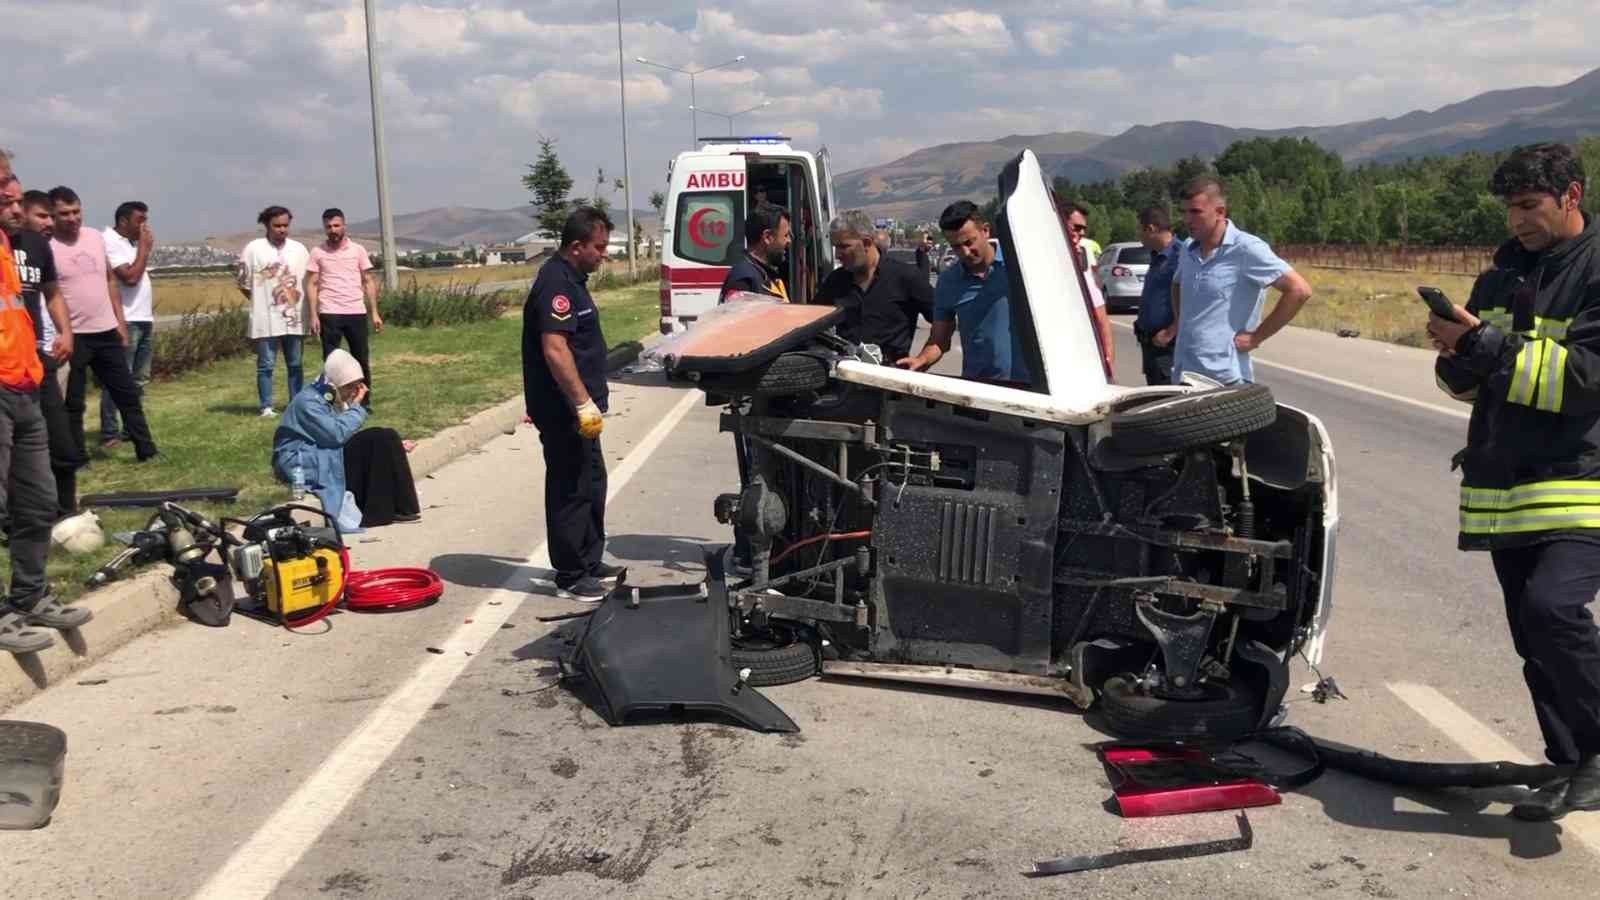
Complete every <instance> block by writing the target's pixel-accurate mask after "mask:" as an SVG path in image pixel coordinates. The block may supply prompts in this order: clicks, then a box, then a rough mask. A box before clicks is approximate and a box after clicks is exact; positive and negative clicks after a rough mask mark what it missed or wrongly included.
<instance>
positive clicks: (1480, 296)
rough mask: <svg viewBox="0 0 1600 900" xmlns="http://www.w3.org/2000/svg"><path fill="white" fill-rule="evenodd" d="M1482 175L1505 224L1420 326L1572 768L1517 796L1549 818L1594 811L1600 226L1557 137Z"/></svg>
mask: <svg viewBox="0 0 1600 900" xmlns="http://www.w3.org/2000/svg"><path fill="white" fill-rule="evenodd" d="M1490 187H1491V190H1493V192H1494V194H1495V195H1496V196H1497V197H1499V198H1500V200H1501V201H1502V202H1504V203H1505V205H1506V217H1507V221H1508V223H1509V225H1510V229H1511V231H1512V233H1513V234H1514V235H1515V237H1514V238H1513V239H1512V240H1509V241H1507V242H1506V243H1505V244H1504V245H1502V246H1501V247H1500V249H1499V250H1498V251H1497V252H1496V253H1495V256H1494V264H1493V266H1492V267H1491V268H1490V269H1489V270H1488V271H1486V272H1484V273H1483V274H1482V275H1480V276H1478V280H1477V282H1476V283H1475V284H1474V285H1473V286H1472V296H1471V298H1470V299H1469V300H1468V301H1467V305H1466V307H1465V308H1462V307H1459V306H1458V307H1456V308H1455V317H1454V319H1444V318H1441V317H1439V316H1437V315H1434V316H1430V317H1429V319H1428V335H1429V338H1430V339H1431V340H1432V342H1433V345H1434V347H1435V348H1436V349H1437V350H1438V351H1439V359H1438V362H1437V363H1436V368H1435V371H1436V374H1437V377H1438V381H1439V384H1440V386H1441V387H1442V388H1444V390H1445V391H1447V392H1448V393H1449V394H1450V395H1451V396H1453V397H1455V398H1456V399H1458V400H1463V401H1468V402H1470V403H1471V404H1472V421H1471V424H1470V425H1469V426H1468V430H1467V447H1466V449H1464V450H1462V451H1461V452H1460V453H1459V454H1457V455H1456V458H1455V462H1456V463H1459V464H1460V467H1461V471H1462V479H1461V536H1460V546H1461V549H1462V550H1487V551H1489V554H1490V558H1491V559H1492V561H1493V563H1494V570H1495V575H1496V577H1497V578H1498V580H1499V582H1500V586H1501V589H1502V591H1503V592H1504V594H1505V605H1506V617H1507V619H1508V621H1509V623H1510V627H1511V640H1512V643H1513V645H1514V646H1515V647H1516V651H1517V654H1518V655H1519V656H1521V657H1522V661H1523V667H1522V673H1523V677H1524V679H1526V681H1527V683H1528V690H1529V692H1530V693H1531V694H1532V696H1533V708H1534V713H1535V715H1536V716H1537V718H1538V720H1539V728H1540V731H1541V732H1542V733H1543V736H1544V741H1545V755H1546V756H1547V757H1549V759H1550V761H1551V762H1553V763H1556V764H1558V765H1562V766H1571V767H1572V775H1571V777H1570V778H1569V779H1565V780H1563V781H1561V782H1559V783H1557V784H1554V785H1550V786H1547V787H1545V788H1543V789H1541V790H1539V791H1537V792H1536V793H1534V794H1533V795H1531V796H1530V797H1529V798H1528V799H1526V800H1524V801H1523V802H1522V803H1519V804H1517V805H1516V806H1515V807H1513V809H1512V813H1513V815H1516V816H1517V817H1519V818H1522V819H1529V820H1538V821H1543V820H1550V819H1557V818H1560V817H1561V816H1563V815H1565V814H1566V813H1567V812H1568V811H1570V810H1600V631H1597V629H1596V627H1595V621H1594V617H1593V614H1592V613H1591V611H1590V609H1589V604H1590V602H1591V601H1593V600H1594V598H1595V593H1596V591H1597V590H1600V547H1597V546H1596V545H1597V544H1600V234H1597V232H1600V228H1597V226H1596V222H1595V221H1594V219H1593V218H1592V217H1591V216H1589V215H1588V214H1586V213H1584V212H1583V211H1582V210H1581V209H1580V206H1579V204H1580V203H1581V202H1582V200H1583V193H1584V187H1585V182H1584V174H1583V164H1582V162H1581V161H1580V160H1579V159H1578V157H1577V156H1576V155H1575V154H1574V153H1573V151H1572V148H1570V147H1567V146H1565V145H1562V144H1535V145H1531V146H1526V147H1519V148H1517V149H1516V150H1514V151H1513V152H1512V154H1511V155H1510V157H1509V158H1507V159H1506V161H1505V162H1503V163H1501V165H1500V167H1499V168H1497V169H1496V170H1495V172H1494V177H1493V179H1492V181H1491V184H1490Z"/></svg>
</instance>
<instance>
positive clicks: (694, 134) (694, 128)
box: [634, 53, 744, 150]
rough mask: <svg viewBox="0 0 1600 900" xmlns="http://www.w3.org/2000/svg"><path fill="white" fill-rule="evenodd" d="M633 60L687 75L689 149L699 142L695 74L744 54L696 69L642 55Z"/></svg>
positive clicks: (729, 63) (741, 57)
mask: <svg viewBox="0 0 1600 900" xmlns="http://www.w3.org/2000/svg"><path fill="white" fill-rule="evenodd" d="M634 62H638V63H643V64H644V65H647V66H655V67H656V68H658V69H666V70H667V71H668V72H677V73H678V74H679V75H687V76H689V131H690V134H689V149H690V150H693V149H695V147H696V146H698V145H699V143H700V121H699V119H697V118H696V116H695V108H694V107H695V102H696V100H695V93H694V79H695V76H696V75H703V74H705V73H706V72H709V71H711V70H712V69H720V68H722V67H723V66H731V65H733V64H734V63H737V62H744V54H742V53H741V54H739V55H738V56H735V57H734V58H733V59H730V60H728V61H727V62H719V63H717V64H716V65H714V66H702V67H700V68H697V69H681V68H679V67H677V66H669V65H667V64H666V63H659V62H656V61H654V60H649V59H645V58H644V57H642V56H639V57H635V58H634Z"/></svg>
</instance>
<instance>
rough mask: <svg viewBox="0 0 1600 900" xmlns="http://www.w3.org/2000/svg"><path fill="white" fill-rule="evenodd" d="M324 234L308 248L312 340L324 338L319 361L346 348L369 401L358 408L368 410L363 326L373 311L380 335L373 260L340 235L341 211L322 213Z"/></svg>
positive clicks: (369, 370)
mask: <svg viewBox="0 0 1600 900" xmlns="http://www.w3.org/2000/svg"><path fill="white" fill-rule="evenodd" d="M322 231H323V233H324V234H326V235H327V238H328V239H327V240H326V241H324V242H323V243H321V244H318V245H317V246H315V247H312V248H311V261H310V262H309V263H307V264H306V297H307V299H309V300H310V301H311V311H312V314H313V315H314V316H315V318H313V319H312V320H311V331H312V333H313V334H320V335H321V336H322V355H323V356H327V355H328V354H329V353H332V352H333V351H334V350H335V349H336V348H338V346H339V342H340V340H346V341H349V342H350V355H351V356H354V357H355V358H356V362H359V363H361V377H362V378H363V379H365V380H366V382H367V395H366V396H365V397H363V398H362V399H361V405H362V406H366V407H369V408H370V407H371V406H372V393H371V391H372V367H371V366H370V365H369V364H368V361H367V360H368V349H367V321H368V316H369V313H368V308H369V307H370V308H371V313H370V317H371V322H372V330H373V331H375V332H381V331H383V316H380V315H378V280H377V279H376V278H374V277H373V276H372V260H371V259H370V258H369V257H368V256H367V248H365V247H363V246H361V245H360V244H358V243H356V242H355V241H352V240H350V238H349V237H347V236H346V235H345V232H344V211H343V210H341V209H339V208H338V207H334V208H332V209H328V210H325V211H324V212H323V213H322Z"/></svg>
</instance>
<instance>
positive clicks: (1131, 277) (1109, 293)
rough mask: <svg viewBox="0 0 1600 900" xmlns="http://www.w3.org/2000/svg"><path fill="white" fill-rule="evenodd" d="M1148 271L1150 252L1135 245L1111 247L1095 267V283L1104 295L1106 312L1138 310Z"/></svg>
mask: <svg viewBox="0 0 1600 900" xmlns="http://www.w3.org/2000/svg"><path fill="white" fill-rule="evenodd" d="M1149 271H1150V251H1149V250H1146V249H1145V246H1144V245H1143V244H1141V243H1139V242H1138V241H1126V242H1123V243H1117V244H1112V245H1111V246H1109V247H1107V248H1106V249H1105V251H1104V252H1102V253H1101V254H1100V259H1099V261H1098V262H1096V263H1095V280H1096V281H1098V282H1100V293H1101V294H1104V295H1105V298H1106V308H1107V309H1110V310H1113V311H1116V310H1126V309H1138V308H1139V295H1140V294H1141V293H1143V292H1144V276H1145V273H1147V272H1149Z"/></svg>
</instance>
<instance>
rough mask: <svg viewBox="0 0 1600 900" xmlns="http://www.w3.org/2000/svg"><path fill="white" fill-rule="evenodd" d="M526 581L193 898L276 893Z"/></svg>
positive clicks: (452, 644) (492, 605)
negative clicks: (281, 883) (282, 882)
mask: <svg viewBox="0 0 1600 900" xmlns="http://www.w3.org/2000/svg"><path fill="white" fill-rule="evenodd" d="M700 396H701V395H700V392H699V391H686V392H684V397H683V399H681V400H679V401H678V402H677V404H676V405H675V406H673V407H672V408H671V409H670V410H669V411H668V412H667V414H666V415H665V416H663V417H662V418H661V421H659V422H657V423H656V426H655V427H654V428H652V429H650V433H649V434H647V435H645V438H644V440H642V441H640V442H639V444H638V446H636V447H634V448H633V451H632V452H631V453H629V454H628V455H627V457H626V458H625V459H623V461H622V464H621V465H619V466H617V468H616V469H614V470H613V471H612V472H610V473H609V475H608V480H609V482H610V489H609V490H608V491H607V493H606V499H607V500H611V499H615V498H616V496H617V495H618V494H619V493H621V491H622V489H623V488H624V487H626V486H627V484H628V482H629V481H630V480H631V479H632V478H633V476H634V475H636V474H637V473H638V472H639V469H640V468H641V467H643V466H644V464H645V462H646V461H647V460H648V459H649V458H650V455H651V454H652V453H654V452H655V450H656V449H657V448H658V447H659V446H660V445H661V444H662V443H663V442H664V441H665V440H666V438H667V436H668V435H670V434H671V433H672V429H673V428H675V427H676V426H677V424H678V422H679V421H681V420H682V419H683V417H684V416H685V415H687V414H688V412H689V410H690V409H692V408H694V406H696V405H697V404H698V403H699V402H700ZM549 564H550V562H549V545H548V544H547V543H545V542H540V544H539V546H538V547H536V548H535V549H534V551H533V553H532V555H530V556H529V557H528V559H527V561H526V565H528V566H532V567H535V568H546V567H548V566H549ZM517 571H518V572H519V573H520V572H521V571H522V569H521V568H520V567H519V568H518V569H517ZM523 580H525V576H523V575H521V574H518V575H514V576H512V581H511V582H507V584H506V585H505V586H503V587H501V588H500V589H499V590H496V591H495V592H494V593H493V594H490V595H489V596H488V597H486V598H485V599H484V601H483V602H482V603H481V604H479V605H478V608H477V609H476V610H474V611H473V612H472V613H471V614H470V617H469V618H468V621H467V622H466V623H465V624H463V625H461V626H459V627H458V628H456V630H455V632H454V633H453V634H452V635H450V637H449V638H448V639H447V640H445V641H444V642H443V643H441V644H439V645H438V647H439V649H441V650H443V651H444V653H442V654H440V655H437V656H429V657H428V658H427V659H426V660H424V662H423V663H422V665H421V666H419V667H418V668H417V670H416V671H415V672H413V673H412V675H411V677H410V678H409V679H407V680H406V682H405V683H404V684H402V685H401V686H400V687H399V688H397V689H395V691H394V692H393V693H391V694H390V695H389V696H388V697H385V698H384V700H383V702H382V703H381V704H379V705H378V708H377V709H374V710H373V711H372V712H371V713H369V714H368V715H367V717H366V718H365V719H363V720H362V721H361V724H360V725H358V726H356V729H355V730H354V731H352V732H351V733H350V735H349V736H348V737H346V738H345V739H344V742H343V743H341V744H340V745H339V746H338V748H337V749H335V750H334V751H333V753H332V754H331V755H329V757H328V758H327V759H325V760H323V762H322V765H321V766H319V767H318V768H317V771H316V772H315V773H314V774H313V775H312V776H311V777H310V778H308V779H306V780H305V781H304V782H302V783H301V785H300V788H299V789H298V790H296V791H295V792H294V793H293V794H292V795H290V797H289V799H287V800H285V801H284V803H283V805H282V806H280V807H278V810H277V812H275V813H273V815H272V817H271V818H270V819H268V820H267V821H266V822H265V823H264V824H262V826H261V827H260V828H258V829H256V832H255V834H254V835H252V836H251V837H250V840H248V841H246V842H245V843H244V845H243V846H241V847H240V848H239V849H238V850H236V851H234V854H233V855H232V856H231V857H229V859H228V861H227V862H226V863H224V864H223V865H222V868H220V869H218V870H217V872H216V874H214V875H212V876H211V879H210V880H209V881H207V882H206V883H205V884H204V885H203V886H202V887H201V888H200V890H198V891H196V892H195V894H194V897H195V898H197V900H199V898H205V900H246V898H254V897H265V896H267V895H268V894H270V893H272V891H273V890H275V889H276V888H277V886H278V883H279V882H281V881H282V880H283V877H284V876H285V875H287V874H288V873H289V871H290V870H291V869H293V868H294V866H295V865H296V864H297V863H298V862H299V861H300V858H301V857H302V856H304V855H305V852H306V851H307V850H309V849H310V848H311V845H312V844H314V843H316V841H317V838H319V837H321V836H322V833H323V832H324V831H326V830H327V828H328V826H329V825H331V824H333V821H334V820H335V819H337V818H338V817H339V814H340V813H341V812H343V811H344V808H345V807H346V806H347V805H349V803H350V801H351V800H352V799H354V798H355V796H356V794H357V793H358V792H359V791H360V790H361V788H362V786H363V785H365V784H366V783H367V779H369V778H371V777H372V775H373V773H374V772H376V771H377V770H378V768H379V767H380V766H382V765H383V763H384V761H385V760H387V759H388V758H389V754H391V753H393V752H394V750H395V748H396V747H399V746H400V742H401V741H403V740H405V738H406V735H408V734H410V733H411V730H412V729H413V728H415V727H416V725H417V723H418V722H420V721H421V720H422V717H423V716H424V715H426V714H427V712H428V710H429V709H430V708H432V706H433V704H434V701H436V700H438V699H439V697H440V696H441V695H443V694H444V692H445V690H446V689H448V688H449V687H450V685H451V683H453V682H454V681H455V680H456V678H457V676H459V675H460V674H461V673H462V671H463V670H465V669H466V667H467V664H468V663H470V662H471V661H472V656H470V655H469V654H476V653H477V652H478V651H479V650H482V649H483V647H484V645H486V644H488V643H489V641H490V639H492V638H493V637H494V636H495V635H496V634H499V633H500V626H501V625H503V624H504V623H505V622H506V620H507V619H509V618H511V615H512V614H513V613H515V612H516V611H517V609H518V607H520V606H521V604H522V601H523V599H524V598H525V597H526V596H527V592H526V591H525V590H522V589H521V588H520V586H519V587H516V588H513V587H512V586H511V585H512V584H513V583H514V582H515V583H518V584H519V585H520V582H522V581H523Z"/></svg>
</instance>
